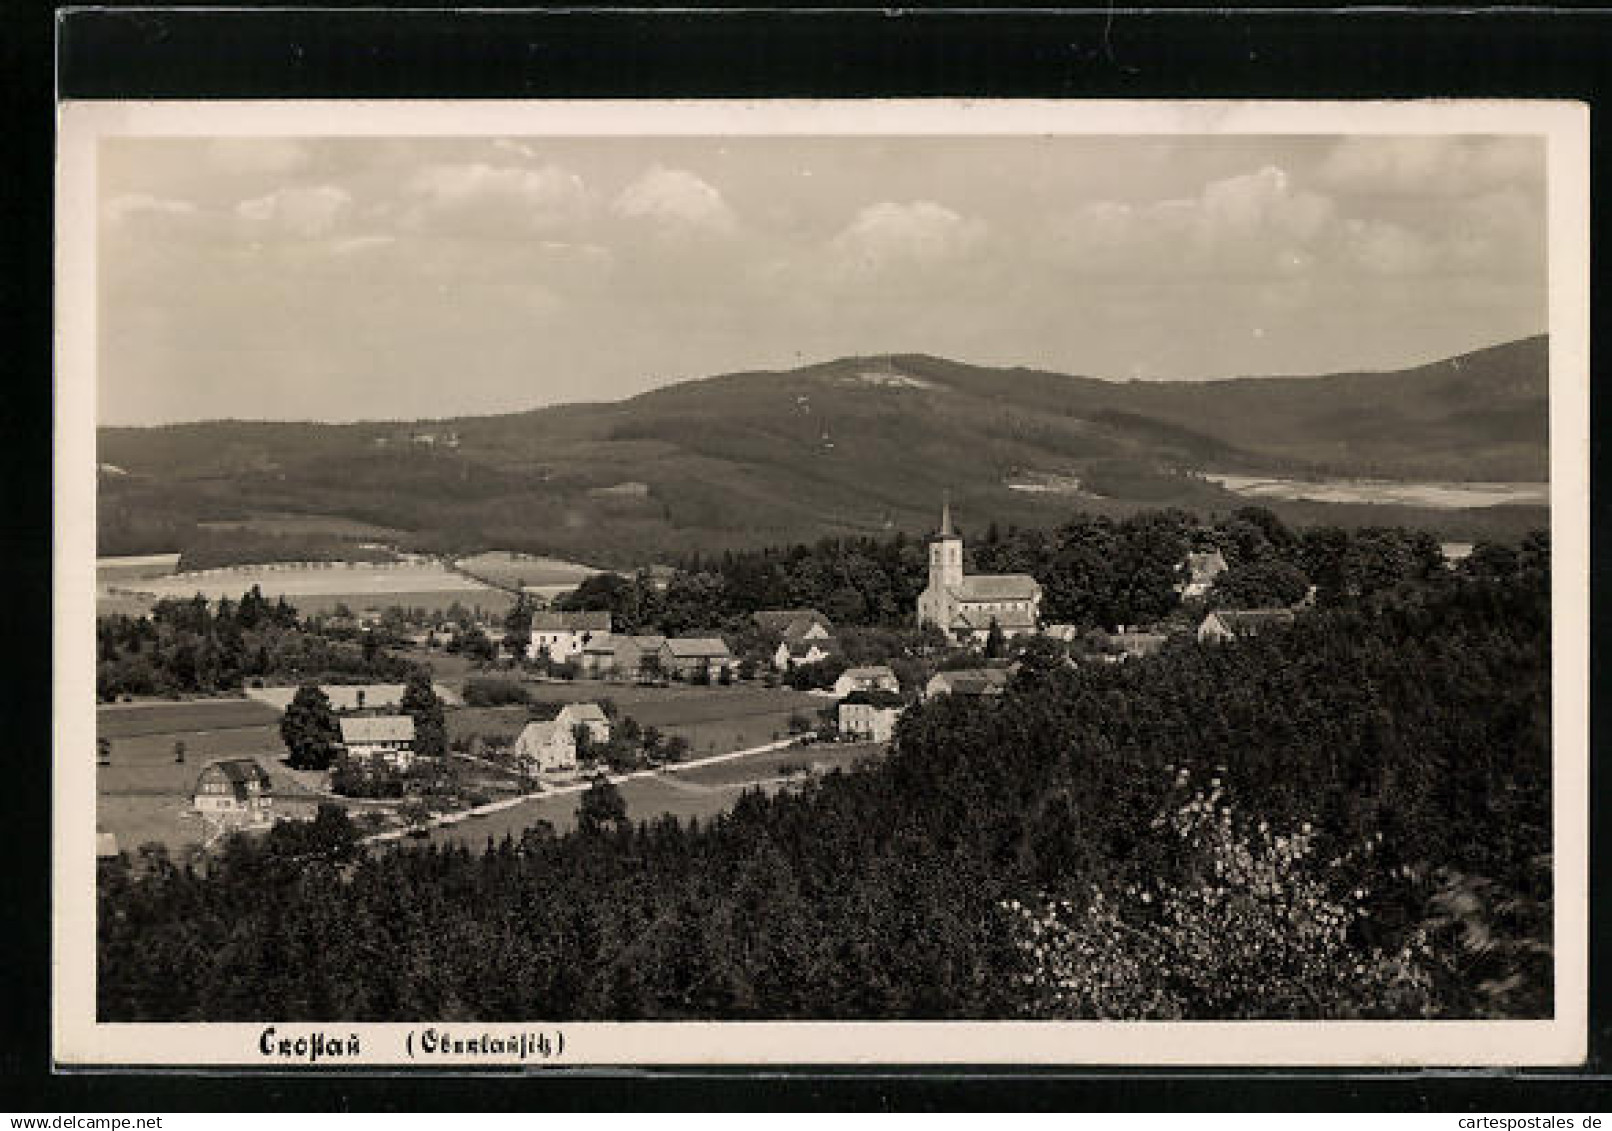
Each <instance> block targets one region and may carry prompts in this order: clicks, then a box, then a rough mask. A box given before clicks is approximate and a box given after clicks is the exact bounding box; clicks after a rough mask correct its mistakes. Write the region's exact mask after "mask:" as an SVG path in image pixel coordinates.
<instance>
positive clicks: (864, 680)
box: [834, 664, 901, 698]
mask: <svg viewBox="0 0 1612 1131" xmlns="http://www.w3.org/2000/svg"><path fill="white" fill-rule="evenodd" d="M900 690H901V681H900V680H899V679H897V678H896V673H895V672H893V671H891V670H890V668H889V667H888V666H887V665H885V664H870V665H866V666H863V667H856V668H846V669H845V670H844V671H843V672H841V673H840V677H839V678H838V679H836V680H835V681H834V694H835V695H838V696H840V697H842V698H843V697H844V696H847V695H850V694H851V693H852V692H856V691H888V692H892V693H897V692H900Z"/></svg>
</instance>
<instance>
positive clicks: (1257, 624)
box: [1198, 609, 1293, 644]
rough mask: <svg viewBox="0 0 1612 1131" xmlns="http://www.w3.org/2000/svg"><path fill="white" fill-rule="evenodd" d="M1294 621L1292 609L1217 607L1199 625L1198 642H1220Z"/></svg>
mask: <svg viewBox="0 0 1612 1131" xmlns="http://www.w3.org/2000/svg"><path fill="white" fill-rule="evenodd" d="M1292 623H1293V610H1292V609H1216V610H1215V611H1214V612H1212V613H1210V614H1209V615H1208V616H1206V617H1204V618H1203V623H1202V624H1200V625H1199V626H1198V642H1199V643H1200V644H1218V643H1221V642H1222V641H1226V640H1235V639H1237V638H1238V637H1245V636H1256V635H1258V634H1259V633H1261V632H1263V631H1264V630H1265V629H1267V628H1271V627H1272V626H1280V625H1288V624H1292Z"/></svg>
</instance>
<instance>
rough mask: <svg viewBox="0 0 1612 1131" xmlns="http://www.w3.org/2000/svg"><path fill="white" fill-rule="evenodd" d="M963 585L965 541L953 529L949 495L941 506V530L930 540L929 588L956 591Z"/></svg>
mask: <svg viewBox="0 0 1612 1131" xmlns="http://www.w3.org/2000/svg"><path fill="white" fill-rule="evenodd" d="M962 583H963V540H962V539H961V538H960V537H958V535H957V532H956V531H955V530H953V529H952V501H951V495H950V494H949V493H948V494H947V495H946V497H945V499H944V501H943V502H942V503H941V505H940V530H939V531H938V532H936V534H935V536H934V537H933V538H931V539H930V540H929V588H930V589H933V590H936V591H937V592H939V591H945V590H948V589H955V588H957V587H958V586H960V585H962Z"/></svg>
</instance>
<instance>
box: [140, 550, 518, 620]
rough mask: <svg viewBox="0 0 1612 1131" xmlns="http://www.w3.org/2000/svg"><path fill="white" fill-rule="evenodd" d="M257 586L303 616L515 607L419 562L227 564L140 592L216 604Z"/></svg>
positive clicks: (504, 597)
mask: <svg viewBox="0 0 1612 1131" xmlns="http://www.w3.org/2000/svg"><path fill="white" fill-rule="evenodd" d="M254 585H256V586H258V587H259V588H260V589H261V590H262V591H263V595H264V596H265V597H268V598H270V599H271V600H272V599H273V598H276V597H282V596H283V597H284V598H285V599H286V600H287V601H289V602H291V604H293V605H295V606H296V607H297V609H298V611H300V612H303V613H312V612H328V611H329V610H331V609H333V608H335V607H336V606H337V605H339V604H343V605H346V606H348V607H349V608H352V609H365V608H385V607H387V606H390V605H399V606H402V607H404V608H423V609H429V610H437V609H443V610H445V609H447V608H449V607H450V606H451V605H453V604H454V602H458V603H459V604H461V605H463V606H465V607H466V608H469V609H471V610H473V611H474V610H476V609H478V608H479V609H482V610H485V611H488V612H493V613H501V612H503V611H505V610H507V609H508V608H509V607H510V606H511V605H512V604H514V598H513V597H512V596H511V595H510V594H508V593H505V592H503V591H502V590H499V589H494V588H492V587H491V586H488V585H484V584H482V583H481V582H478V581H475V580H473V579H472V578H469V577H466V576H465V575H464V574H461V573H457V572H455V571H454V570H451V569H448V568H446V567H444V566H440V565H436V564H431V563H416V562H406V563H401V564H397V565H375V564H370V563H364V562H329V563H308V564H304V563H285V564H263V565H251V566H228V567H224V568H220V569H209V570H199V571H196V572H194V573H180V574H173V575H171V576H168V577H161V578H153V579H150V580H146V581H141V582H139V583H138V588H139V589H140V591H141V592H144V593H150V594H152V595H153V596H154V597H158V598H161V597H178V598H188V597H193V596H195V595H196V594H197V593H200V594H202V595H203V596H205V597H206V598H207V599H208V600H212V601H216V600H218V599H219V598H220V597H229V598H231V599H234V598H238V597H240V595H241V594H242V593H244V592H246V591H247V590H248V589H250V588H251V587H252V586H254Z"/></svg>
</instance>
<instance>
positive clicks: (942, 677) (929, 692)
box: [924, 668, 1011, 699]
mask: <svg viewBox="0 0 1612 1131" xmlns="http://www.w3.org/2000/svg"><path fill="white" fill-rule="evenodd" d="M1010 678H1011V674H1010V673H1009V672H1008V670H1007V669H1006V668H963V669H960V670H958V671H952V672H936V673H935V674H934V675H933V676H931V677H930V679H929V682H928V683H926V684H924V698H925V699H933V698H934V697H935V696H937V695H1000V694H1002V692H1004V691H1006V690H1007V685H1008V680H1009V679H1010Z"/></svg>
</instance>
